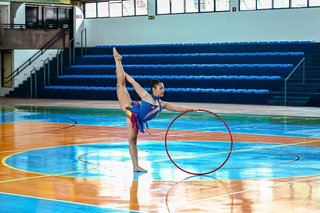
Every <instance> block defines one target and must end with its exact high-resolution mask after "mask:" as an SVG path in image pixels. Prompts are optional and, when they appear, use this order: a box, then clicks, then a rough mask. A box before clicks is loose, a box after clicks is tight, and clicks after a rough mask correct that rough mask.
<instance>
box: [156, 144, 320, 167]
mask: <svg viewBox="0 0 320 213" xmlns="http://www.w3.org/2000/svg"><path fill="white" fill-rule="evenodd" d="M315 142H320V139H319V140H313V141H305V142H297V143H291V144H280V145H274V146H267V147H260V148H259V147H258V148H252V149H240V150H234V151H232V153H234V152H245V151H252V150H261V149H269V148H275V147H283V146H291V145H299V144H306V143H315ZM229 152H230V151H224V152H214V153H208V154H202V155H194V156H186V157H177V158H172V160H179V159H189V158H197V157H203V156H209V155H219V154H224V153H229ZM168 160H170V159H162V160H154V161H150V163H154V162H162V161H168Z"/></svg>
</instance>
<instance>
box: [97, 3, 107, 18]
mask: <svg viewBox="0 0 320 213" xmlns="http://www.w3.org/2000/svg"><path fill="white" fill-rule="evenodd" d="M98 17H109V2H98Z"/></svg>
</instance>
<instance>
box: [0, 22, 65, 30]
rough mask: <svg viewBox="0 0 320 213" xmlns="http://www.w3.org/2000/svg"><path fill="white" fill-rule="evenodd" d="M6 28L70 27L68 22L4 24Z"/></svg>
mask: <svg viewBox="0 0 320 213" xmlns="http://www.w3.org/2000/svg"><path fill="white" fill-rule="evenodd" d="M2 26H3V28H6V29H45V30H46V29H69V27H68V26H67V25H66V24H33V23H32V24H8V23H6V24H2Z"/></svg>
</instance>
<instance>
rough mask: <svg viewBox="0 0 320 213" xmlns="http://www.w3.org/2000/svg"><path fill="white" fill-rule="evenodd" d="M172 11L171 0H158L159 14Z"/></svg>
mask: <svg viewBox="0 0 320 213" xmlns="http://www.w3.org/2000/svg"><path fill="white" fill-rule="evenodd" d="M168 13H170V0H157V14H168Z"/></svg>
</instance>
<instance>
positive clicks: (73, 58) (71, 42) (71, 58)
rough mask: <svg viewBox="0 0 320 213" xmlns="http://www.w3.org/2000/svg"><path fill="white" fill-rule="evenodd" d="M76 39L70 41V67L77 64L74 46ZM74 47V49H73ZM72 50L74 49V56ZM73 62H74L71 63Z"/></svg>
mask: <svg viewBox="0 0 320 213" xmlns="http://www.w3.org/2000/svg"><path fill="white" fill-rule="evenodd" d="M71 44H73V45H71ZM74 44H75V43H74V38H73V39H71V40H70V41H69V66H70V67H71V65H74V64H75V58H76V57H75V45H74ZM71 46H72V47H71ZM71 49H72V55H71ZM71 61H72V62H71Z"/></svg>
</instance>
